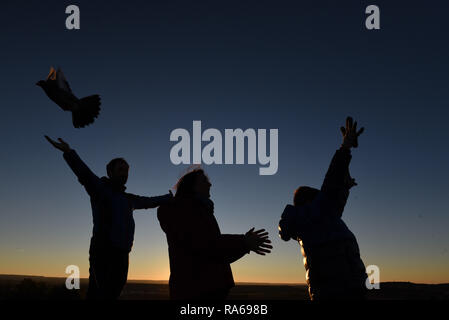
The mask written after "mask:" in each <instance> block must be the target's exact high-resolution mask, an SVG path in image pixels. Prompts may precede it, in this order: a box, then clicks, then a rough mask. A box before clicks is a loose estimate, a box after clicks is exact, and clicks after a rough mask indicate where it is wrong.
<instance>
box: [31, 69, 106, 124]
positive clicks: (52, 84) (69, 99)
mask: <svg viewBox="0 0 449 320" xmlns="http://www.w3.org/2000/svg"><path fill="white" fill-rule="evenodd" d="M36 85H37V86H39V87H41V88H42V89H43V90H44V91H45V93H46V94H47V96H48V97H49V98H50V99H51V100H53V102H55V103H56V104H57V105H58V106H60V107H61V108H62V110H64V111H71V112H72V122H73V126H74V127H75V128H82V127H84V126H86V125H89V124H91V123H93V122H94V120H95V118H96V117H98V114H99V113H100V104H101V102H100V96H99V95H98V94H94V95H91V96H88V97H84V98H82V99H78V98H77V97H75V95H74V94H73V93H72V89H70V86H69V83H68V82H67V80H66V78H65V76H64V74H63V73H62V70H61V69H60V68H58V70H57V71H56V70H55V69H54V68H53V67H51V68H50V73H49V74H48V76H47V79H46V80H40V81H38V82H37V83H36Z"/></svg>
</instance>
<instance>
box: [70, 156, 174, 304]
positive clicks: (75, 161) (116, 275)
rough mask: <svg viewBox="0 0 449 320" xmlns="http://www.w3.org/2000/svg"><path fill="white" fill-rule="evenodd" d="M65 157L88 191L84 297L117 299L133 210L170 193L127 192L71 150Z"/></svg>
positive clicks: (129, 243) (125, 265)
mask: <svg viewBox="0 0 449 320" xmlns="http://www.w3.org/2000/svg"><path fill="white" fill-rule="evenodd" d="M64 159H65V160H66V162H67V164H68V165H69V166H70V168H71V169H72V171H73V172H74V173H75V175H76V176H77V177H78V180H79V182H80V183H81V184H82V185H83V186H84V188H85V189H86V191H87V193H88V194H89V196H90V203H91V207H92V217H93V231H92V238H91V242H90V249H89V261H90V269H89V274H90V275H89V290H88V293H87V297H88V298H92V299H94V298H100V299H115V298H118V297H119V295H120V292H121V290H122V288H123V286H124V285H125V283H126V280H127V275H128V262H129V260H128V259H129V252H130V251H131V248H132V245H133V240H134V229H135V224H134V218H133V211H134V210H135V209H148V208H155V207H157V206H159V205H160V204H162V203H164V202H167V201H169V200H170V199H171V198H172V196H171V195H170V194H167V195H164V196H159V197H142V196H137V195H134V194H131V193H126V192H125V189H126V187H125V186H123V185H117V184H114V183H113V182H112V180H110V179H109V178H107V177H102V178H99V177H97V176H96V175H95V174H94V173H93V172H92V171H91V170H90V169H89V168H88V167H87V165H86V164H85V163H84V162H83V161H82V160H81V159H80V157H79V156H78V154H77V153H76V152H75V151H74V150H71V151H69V152H64Z"/></svg>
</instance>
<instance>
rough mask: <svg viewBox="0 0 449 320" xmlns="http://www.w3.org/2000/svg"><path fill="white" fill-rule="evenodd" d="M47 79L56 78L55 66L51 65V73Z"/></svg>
mask: <svg viewBox="0 0 449 320" xmlns="http://www.w3.org/2000/svg"><path fill="white" fill-rule="evenodd" d="M47 80H56V70H55V68H53V67H50V73H49V74H48V76H47Z"/></svg>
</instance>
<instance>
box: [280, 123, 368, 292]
mask: <svg viewBox="0 0 449 320" xmlns="http://www.w3.org/2000/svg"><path fill="white" fill-rule="evenodd" d="M363 130H364V128H361V129H360V130H359V131H357V122H353V120H352V118H351V117H348V118H347V119H346V127H345V128H344V127H341V132H342V134H343V143H342V145H341V147H340V148H339V149H338V150H337V151H336V152H335V154H334V156H333V158H332V161H331V163H330V166H329V169H328V171H327V173H326V176H325V178H324V182H323V184H322V186H321V189H320V190H318V189H315V188H311V187H307V186H301V187H299V188H298V189H297V190H296V191H295V193H294V199H293V203H294V205H293V206H292V205H287V206H286V207H285V209H284V212H283V213H282V216H281V220H280V222H279V235H280V237H281V238H282V239H283V240H285V241H288V240H290V239H294V240H297V241H299V244H300V246H301V252H302V255H303V257H304V259H303V262H304V267H305V269H306V280H307V284H308V287H309V296H310V299H311V300H340V299H349V300H360V299H364V298H365V294H366V279H367V274H366V270H365V265H364V264H363V261H362V259H361V258H360V251H359V246H358V244H357V240H356V238H355V236H354V234H353V233H352V232H351V231H350V230H349V229H348V227H347V226H346V224H345V223H344V222H343V220H342V218H341V217H342V214H343V210H344V207H345V205H346V201H347V199H348V196H349V189H351V188H352V187H353V186H355V185H357V184H356V183H355V180H354V179H353V178H352V177H351V176H350V174H349V163H350V161H351V157H352V156H351V148H357V147H358V137H359V136H360V134H362V132H363Z"/></svg>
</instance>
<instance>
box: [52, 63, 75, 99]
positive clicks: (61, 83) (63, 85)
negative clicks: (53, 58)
mask: <svg viewBox="0 0 449 320" xmlns="http://www.w3.org/2000/svg"><path fill="white" fill-rule="evenodd" d="M56 81H57V83H58V87H59V88H60V89H62V90H64V91H67V92H70V93H72V89H71V88H70V86H69V83H68V82H67V80H66V78H65V76H64V73H62V70H61V68H58V71H57V72H56ZM72 94H73V93H72Z"/></svg>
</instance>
